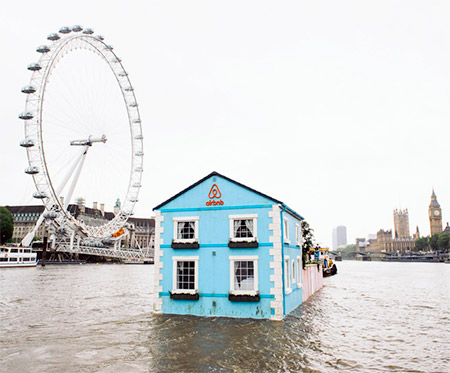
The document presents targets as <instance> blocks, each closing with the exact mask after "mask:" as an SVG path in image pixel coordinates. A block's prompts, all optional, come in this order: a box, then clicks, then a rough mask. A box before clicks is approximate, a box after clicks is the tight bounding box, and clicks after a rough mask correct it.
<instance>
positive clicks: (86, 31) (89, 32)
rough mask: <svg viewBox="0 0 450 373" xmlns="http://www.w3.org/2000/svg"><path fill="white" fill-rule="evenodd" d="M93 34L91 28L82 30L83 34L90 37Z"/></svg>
mask: <svg viewBox="0 0 450 373" xmlns="http://www.w3.org/2000/svg"><path fill="white" fill-rule="evenodd" d="M93 33H94V30H92V29H91V28H89V27H88V28H85V29H84V30H83V34H85V35H92V34H93Z"/></svg>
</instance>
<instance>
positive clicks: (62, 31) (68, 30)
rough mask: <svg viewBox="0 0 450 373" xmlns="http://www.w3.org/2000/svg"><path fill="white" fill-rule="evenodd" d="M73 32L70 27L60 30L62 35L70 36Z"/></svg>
mask: <svg viewBox="0 0 450 373" xmlns="http://www.w3.org/2000/svg"><path fill="white" fill-rule="evenodd" d="M71 31H72V30H71V29H70V28H69V27H67V26H64V27H61V28H60V29H59V32H60V33H61V34H69V33H70V32H71Z"/></svg>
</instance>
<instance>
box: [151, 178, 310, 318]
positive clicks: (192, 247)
mask: <svg viewBox="0 0 450 373" xmlns="http://www.w3.org/2000/svg"><path fill="white" fill-rule="evenodd" d="M154 211H155V215H156V217H155V266H154V271H155V276H154V278H155V302H154V311H155V312H156V313H164V314H179V315H197V316H224V317H248V318H261V319H273V320H281V319H283V317H284V316H285V315H287V314H288V313H289V312H291V311H292V310H293V309H294V308H296V307H297V306H298V305H299V304H300V303H301V302H302V262H301V261H302V250H301V244H302V241H301V220H303V218H302V217H301V216H300V215H299V214H297V213H296V212H295V211H293V210H292V209H290V208H289V207H288V206H286V205H285V204H284V203H283V202H281V201H279V200H277V199H275V198H272V197H269V196H267V195H265V194H263V193H261V192H258V191H256V190H254V189H252V188H249V187H247V186H245V185H243V184H241V183H238V182H236V181H234V180H231V179H229V178H228V177H225V176H223V175H221V174H219V173H217V172H212V173H211V174H209V175H208V176H206V177H204V178H203V179H201V180H199V181H197V182H196V183H195V184H193V185H191V186H189V187H188V188H186V189H184V190H183V191H181V192H180V193H178V194H176V195H175V196H173V197H172V198H170V199H168V200H167V201H165V202H163V203H161V204H160V205H158V206H156V207H155V208H154Z"/></svg>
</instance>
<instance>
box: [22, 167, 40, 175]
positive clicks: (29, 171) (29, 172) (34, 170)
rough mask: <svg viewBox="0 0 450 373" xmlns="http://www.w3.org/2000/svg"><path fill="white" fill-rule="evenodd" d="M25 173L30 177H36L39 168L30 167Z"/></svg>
mask: <svg viewBox="0 0 450 373" xmlns="http://www.w3.org/2000/svg"><path fill="white" fill-rule="evenodd" d="M25 173H26V174H28V175H36V174H38V173H39V168H37V167H35V166H30V167H27V168H26V169H25Z"/></svg>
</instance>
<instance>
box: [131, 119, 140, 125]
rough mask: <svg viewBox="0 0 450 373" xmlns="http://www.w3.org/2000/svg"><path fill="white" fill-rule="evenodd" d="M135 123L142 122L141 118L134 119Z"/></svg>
mask: <svg viewBox="0 0 450 373" xmlns="http://www.w3.org/2000/svg"><path fill="white" fill-rule="evenodd" d="M133 123H134V124H140V123H141V120H140V119H133Z"/></svg>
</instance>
